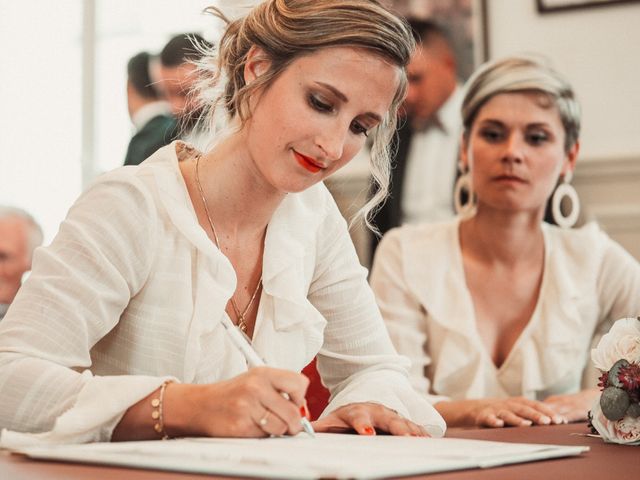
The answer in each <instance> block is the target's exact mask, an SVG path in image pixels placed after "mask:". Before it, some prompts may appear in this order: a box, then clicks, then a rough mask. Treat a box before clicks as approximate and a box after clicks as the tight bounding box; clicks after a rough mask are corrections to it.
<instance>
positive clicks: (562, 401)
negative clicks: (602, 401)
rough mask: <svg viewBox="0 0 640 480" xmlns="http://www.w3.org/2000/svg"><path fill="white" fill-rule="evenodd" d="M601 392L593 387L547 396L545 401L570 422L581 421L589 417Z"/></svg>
mask: <svg viewBox="0 0 640 480" xmlns="http://www.w3.org/2000/svg"><path fill="white" fill-rule="evenodd" d="M599 394H600V391H599V390H598V389H597V388H593V389H589V390H582V391H581V392H578V393H572V394H568V395H552V396H550V397H547V398H546V399H545V400H544V403H545V404H547V405H549V406H550V407H551V408H553V409H554V410H555V411H556V412H557V413H558V414H560V415H562V416H563V417H564V418H566V419H567V421H568V422H580V421H583V420H586V419H587V413H588V412H589V410H591V407H592V406H593V402H595V400H596V398H598V395H599Z"/></svg>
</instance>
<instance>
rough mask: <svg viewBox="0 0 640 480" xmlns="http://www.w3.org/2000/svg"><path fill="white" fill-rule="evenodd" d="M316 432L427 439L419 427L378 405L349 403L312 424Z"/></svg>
mask: <svg viewBox="0 0 640 480" xmlns="http://www.w3.org/2000/svg"><path fill="white" fill-rule="evenodd" d="M313 428H314V429H315V431H316V432H329V433H345V432H347V431H349V430H355V431H356V433H358V434H359V435H375V434H376V429H377V430H380V431H383V432H386V433H390V434H391V435H410V436H414V437H428V436H429V434H428V433H427V432H426V430H425V429H424V428H422V427H421V426H420V425H417V424H415V423H413V422H412V421H410V420H407V419H406V418H404V417H401V416H400V415H398V414H397V413H396V412H394V411H393V410H391V409H390V408H387V407H385V406H384V405H380V404H378V403H350V404H348V405H344V406H342V407H340V408H338V409H337V410H334V411H333V412H331V413H330V414H329V415H327V416H326V417H324V418H322V419H320V420H317V421H315V422H313Z"/></svg>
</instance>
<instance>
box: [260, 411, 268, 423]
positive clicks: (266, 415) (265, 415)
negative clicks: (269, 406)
mask: <svg viewBox="0 0 640 480" xmlns="http://www.w3.org/2000/svg"><path fill="white" fill-rule="evenodd" d="M268 417H269V410H267V413H265V414H264V417H262V418H261V419H260V421H259V422H258V424H259V425H260V426H261V427H264V426H266V425H267V419H268Z"/></svg>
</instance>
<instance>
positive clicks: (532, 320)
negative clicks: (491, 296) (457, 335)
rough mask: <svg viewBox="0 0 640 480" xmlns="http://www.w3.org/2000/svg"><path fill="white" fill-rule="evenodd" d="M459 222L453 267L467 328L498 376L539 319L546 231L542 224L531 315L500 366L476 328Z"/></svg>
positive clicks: (544, 279)
mask: <svg viewBox="0 0 640 480" xmlns="http://www.w3.org/2000/svg"><path fill="white" fill-rule="evenodd" d="M460 223H461V222H460V218H459V217H458V218H457V220H456V223H455V225H454V234H453V235H454V238H453V241H454V243H455V249H454V250H455V255H454V257H455V261H456V262H457V265H455V267H456V269H457V270H458V272H459V274H460V279H461V282H462V285H463V286H464V301H465V302H466V304H467V307H468V308H467V310H468V311H469V314H470V315H469V327H470V328H469V330H468V331H469V335H470V336H471V337H472V340H473V341H474V342H476V343H477V345H478V349H479V350H480V352H481V355H482V356H483V357H484V358H485V359H486V361H487V362H488V363H489V364H490V365H491V366H492V368H493V369H494V370H495V371H496V373H497V374H498V376H500V374H502V372H504V371H505V370H507V369H508V366H509V364H510V363H511V362H512V359H513V357H514V356H515V353H514V352H516V351H517V350H518V349H519V348H520V346H521V345H522V343H523V342H525V341H526V340H527V339H528V338H529V337H530V336H531V331H532V330H533V329H534V328H535V327H536V325H537V324H538V323H539V321H540V316H541V315H540V310H541V308H542V307H541V303H542V298H543V296H544V292H545V291H546V288H547V277H548V270H549V241H548V238H547V232H546V230H545V228H544V225H542V226H541V228H542V238H543V244H544V254H543V260H542V261H543V267H542V280H541V281H540V289H539V291H538V298H537V299H536V304H535V307H534V308H533V312H532V313H531V317H529V320H528V321H527V323H526V324H525V326H524V328H523V329H522V330H521V331H520V333H519V334H518V337H517V338H516V341H515V342H513V345H512V346H511V349H510V350H509V353H508V354H507V356H506V357H505V359H504V361H503V362H502V364H501V365H500V366H498V365H496V363H495V362H494V361H493V358H491V353H490V352H489V351H488V349H487V346H486V345H485V344H484V342H483V341H482V338H481V337H480V330H479V329H478V319H477V316H476V308H475V304H474V303H473V297H472V295H471V290H470V289H469V285H468V284H467V277H466V274H465V269H464V261H463V258H462V246H461V244H460Z"/></svg>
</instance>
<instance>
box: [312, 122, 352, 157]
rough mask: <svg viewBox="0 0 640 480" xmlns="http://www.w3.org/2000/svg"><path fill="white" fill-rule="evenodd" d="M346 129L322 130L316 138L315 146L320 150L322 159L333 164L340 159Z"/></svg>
mask: <svg viewBox="0 0 640 480" xmlns="http://www.w3.org/2000/svg"><path fill="white" fill-rule="evenodd" d="M347 132H348V128H347V129H344V127H341V126H340V127H336V128H332V129H326V130H322V131H321V132H319V133H318V135H317V136H316V142H315V143H316V145H317V146H318V147H319V148H320V150H321V152H322V155H323V156H324V157H325V158H324V159H325V160H327V161H330V162H335V161H336V160H340V159H341V158H342V154H343V153H344V144H345V141H346V135H347V134H348V133H347Z"/></svg>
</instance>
